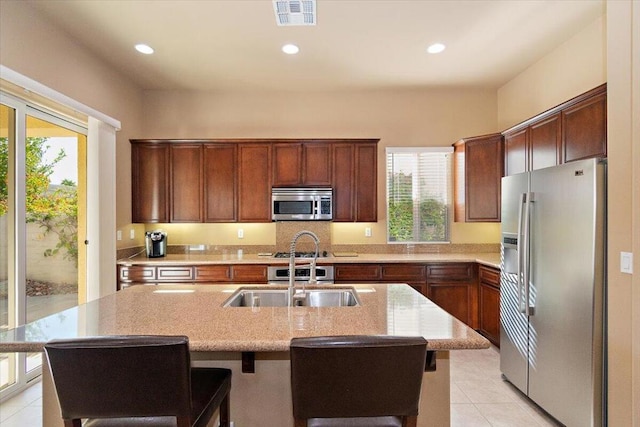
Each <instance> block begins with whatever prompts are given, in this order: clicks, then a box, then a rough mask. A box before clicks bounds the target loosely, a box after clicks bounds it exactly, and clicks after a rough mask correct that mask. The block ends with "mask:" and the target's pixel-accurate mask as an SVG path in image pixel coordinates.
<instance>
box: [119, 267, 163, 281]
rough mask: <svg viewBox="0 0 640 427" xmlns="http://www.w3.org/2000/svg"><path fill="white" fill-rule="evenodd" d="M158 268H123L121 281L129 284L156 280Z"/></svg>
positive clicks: (121, 269)
mask: <svg viewBox="0 0 640 427" xmlns="http://www.w3.org/2000/svg"><path fill="white" fill-rule="evenodd" d="M155 278H156V268H155V267H141V266H131V267H121V268H120V280H123V281H127V282H137V281H145V280H155Z"/></svg>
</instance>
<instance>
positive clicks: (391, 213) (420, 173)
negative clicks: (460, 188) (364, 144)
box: [387, 147, 453, 243]
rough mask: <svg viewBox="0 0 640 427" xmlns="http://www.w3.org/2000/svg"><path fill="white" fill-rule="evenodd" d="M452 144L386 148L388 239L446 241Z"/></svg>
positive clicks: (449, 212)
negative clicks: (447, 145) (449, 145)
mask: <svg viewBox="0 0 640 427" xmlns="http://www.w3.org/2000/svg"><path fill="white" fill-rule="evenodd" d="M452 153H453V149H452V148H451V147H442V148H440V147H425V148H420V147H406V148H405V147H388V148H387V218H388V220H387V240H388V241H389V242H390V243H394V242H400V243H425V242H448V241H449V228H450V226H449V224H450V216H451V213H452V208H451V156H452Z"/></svg>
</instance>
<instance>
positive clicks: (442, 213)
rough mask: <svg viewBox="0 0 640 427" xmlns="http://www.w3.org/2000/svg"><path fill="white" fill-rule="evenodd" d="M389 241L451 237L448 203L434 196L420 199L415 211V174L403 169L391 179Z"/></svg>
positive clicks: (436, 240) (434, 239) (437, 240)
mask: <svg viewBox="0 0 640 427" xmlns="http://www.w3.org/2000/svg"><path fill="white" fill-rule="evenodd" d="M388 182H389V189H388V191H389V192H388V194H389V197H390V199H389V219H388V227H389V241H391V242H443V241H446V240H447V218H448V215H447V205H446V204H444V203H442V202H441V201H439V200H437V199H434V198H425V199H423V200H422V201H420V202H419V203H420V204H419V206H418V207H417V208H418V209H417V212H415V211H414V201H413V196H412V176H411V174H404V173H402V172H400V173H396V174H393V176H391V177H390V179H389V181H388Z"/></svg>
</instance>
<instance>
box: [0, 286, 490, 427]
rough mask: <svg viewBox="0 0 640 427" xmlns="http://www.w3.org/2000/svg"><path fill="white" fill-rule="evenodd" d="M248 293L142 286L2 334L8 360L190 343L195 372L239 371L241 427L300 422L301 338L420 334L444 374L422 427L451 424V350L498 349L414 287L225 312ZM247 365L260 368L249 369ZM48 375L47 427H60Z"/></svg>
mask: <svg viewBox="0 0 640 427" xmlns="http://www.w3.org/2000/svg"><path fill="white" fill-rule="evenodd" d="M241 286H246V287H251V288H255V287H257V286H255V285H237V284H234V285H227V284H225V285H217V284H216V285H207V286H203V285H197V286H194V285H162V286H132V287H130V288H127V289H125V290H123V291H119V292H117V293H114V294H111V295H108V296H105V297H103V298H100V299H98V300H95V301H92V302H89V303H87V304H83V305H80V306H78V307H74V308H71V309H68V310H65V311H62V312H60V313H57V314H54V315H51V316H48V317H46V318H43V319H40V320H37V321H34V322H32V323H29V324H27V325H25V326H21V327H19V328H16V329H12V330H9V331H5V332H2V333H0V352H37V351H42V348H43V346H44V344H45V343H46V342H47V341H48V340H50V339H54V338H74V337H85V336H104V335H129V334H151V335H156V334H157V335H186V336H188V337H189V342H190V349H191V351H192V360H193V363H194V365H198V366H222V367H229V368H231V369H232V370H233V375H234V376H233V380H232V394H231V402H232V409H231V413H232V420H234V422H235V426H236V427H249V426H258V425H263V426H270V425H273V426H288V425H292V422H293V421H292V418H291V413H292V412H291V397H290V386H289V360H288V350H289V343H290V341H291V339H292V338H294V337H302V336H321V335H357V334H366V335H404V336H416V335H420V336H423V337H424V338H425V339H426V340H427V341H428V350H430V353H431V355H432V356H433V360H432V363H433V364H434V366H435V370H434V371H432V372H425V376H424V381H423V399H421V417H420V418H419V419H420V421H419V425H420V426H430V425H438V426H443V425H448V423H449V360H448V355H449V351H450V350H457V349H481V348H488V347H489V342H488V341H487V340H486V339H485V338H483V337H482V336H480V335H479V334H477V333H476V332H475V331H474V330H472V329H470V328H469V327H467V326H466V325H465V324H463V323H462V322H460V321H458V320H457V319H455V318H454V317H452V316H450V315H449V314H448V313H446V312H445V311H444V310H442V309H441V308H439V307H438V306H437V305H435V304H434V303H432V302H431V301H430V300H429V299H427V298H425V297H424V296H422V295H421V294H420V293H418V292H416V291H415V290H413V289H412V288H411V287H410V286H408V285H405V284H383V285H377V284H354V285H335V286H332V288H338V287H339V288H345V287H346V288H353V289H354V290H355V291H356V293H357V295H358V298H359V299H360V302H361V305H359V306H354V307H266V306H258V307H223V303H224V302H225V301H226V300H227V299H228V298H229V297H230V296H231V295H232V294H233V293H234V292H235V291H236V290H237V288H239V287H241ZM263 288H265V286H263ZM268 288H269V289H273V288H274V287H273V286H270V287H268ZM312 288H313V287H309V289H312ZM247 355H251V357H249V358H247V357H246V356H247ZM247 360H250V363H251V365H252V366H251V368H252V369H246V365H247ZM389 363H398V361H390V362H389ZM252 370H253V372H251V371H252ZM44 371H45V372H44V386H43V390H44V391H43V393H44V405H45V409H44V410H43V413H44V417H45V424H44V426H45V427H49V426H52V425H60V424H59V423H56V420H59V413H56V410H55V409H52V408H55V405H54V404H55V403H56V402H55V397H54V395H53V391H52V387H51V384H50V378H48V375H47V372H46V369H45V370H44Z"/></svg>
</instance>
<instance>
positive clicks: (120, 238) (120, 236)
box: [116, 230, 122, 240]
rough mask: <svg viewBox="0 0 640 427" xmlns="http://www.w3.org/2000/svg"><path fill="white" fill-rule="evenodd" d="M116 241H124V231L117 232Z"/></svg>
mask: <svg viewBox="0 0 640 427" xmlns="http://www.w3.org/2000/svg"><path fill="white" fill-rule="evenodd" d="M116 239H118V240H122V230H118V231H116Z"/></svg>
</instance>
